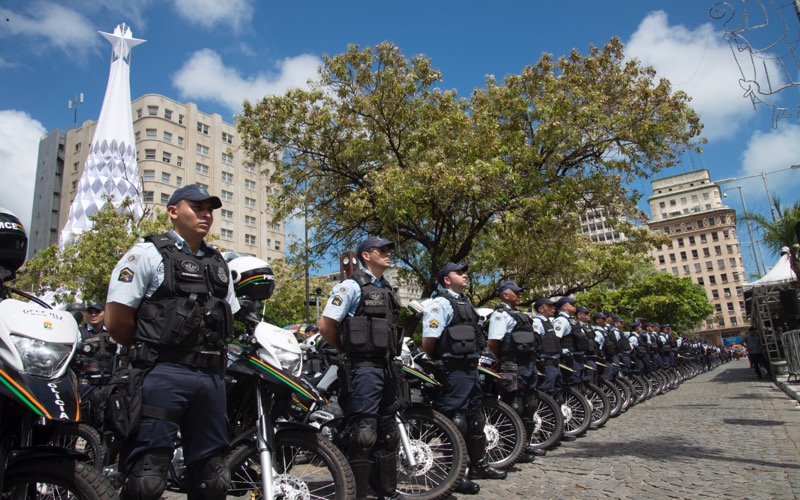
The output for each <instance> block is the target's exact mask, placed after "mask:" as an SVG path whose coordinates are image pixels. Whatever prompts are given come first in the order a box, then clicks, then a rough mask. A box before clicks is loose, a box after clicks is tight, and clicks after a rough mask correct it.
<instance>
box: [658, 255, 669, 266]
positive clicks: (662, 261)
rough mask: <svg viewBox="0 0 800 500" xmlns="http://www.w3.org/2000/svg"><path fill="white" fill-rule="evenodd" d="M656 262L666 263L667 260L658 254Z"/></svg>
mask: <svg viewBox="0 0 800 500" xmlns="http://www.w3.org/2000/svg"><path fill="white" fill-rule="evenodd" d="M658 263H659V264H666V263H667V261H666V259H665V258H664V256H663V255H659V256H658Z"/></svg>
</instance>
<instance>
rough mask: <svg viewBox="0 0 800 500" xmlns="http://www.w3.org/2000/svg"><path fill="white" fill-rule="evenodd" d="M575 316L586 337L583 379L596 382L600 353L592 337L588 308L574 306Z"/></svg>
mask: <svg viewBox="0 0 800 500" xmlns="http://www.w3.org/2000/svg"><path fill="white" fill-rule="evenodd" d="M575 316H576V318H577V319H578V325H579V326H580V327H581V330H583V335H584V337H585V338H586V351H585V353H584V368H585V369H584V373H583V380H584V381H585V382H591V383H593V384H596V383H597V359H598V356H599V354H600V349H599V347H598V345H597V342H596V341H595V338H594V335H595V334H594V331H593V330H592V327H591V325H589V322H590V321H591V315H590V314H589V309H587V308H586V307H584V306H578V307H577V308H575Z"/></svg>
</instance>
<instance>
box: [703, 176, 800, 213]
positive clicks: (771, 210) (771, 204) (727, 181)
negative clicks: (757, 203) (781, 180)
mask: <svg viewBox="0 0 800 500" xmlns="http://www.w3.org/2000/svg"><path fill="white" fill-rule="evenodd" d="M796 168H800V163H795V164H794V165H790V166H788V167H786V168H780V169H778V170H771V171H769V172H761V173H759V174H755V175H745V176H744V177H729V178H727V179H721V180H718V181H714V182H715V183H717V184H727V183H729V182H733V181H741V180H744V179H753V178H756V177H761V180H763V181H764V190H765V191H766V192H767V202H768V203H769V210H770V215H772V222H775V220H776V219H775V204H774V203H773V200H772V195H771V194H770V193H769V185H768V184H767V176H768V175H769V174H777V173H778V172H785V171H787V170H793V169H796Z"/></svg>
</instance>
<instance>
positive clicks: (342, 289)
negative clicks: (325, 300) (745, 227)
mask: <svg viewBox="0 0 800 500" xmlns="http://www.w3.org/2000/svg"><path fill="white" fill-rule="evenodd" d="M339 291H340V292H342V293H344V292H347V287H344V286H342V287H339Z"/></svg>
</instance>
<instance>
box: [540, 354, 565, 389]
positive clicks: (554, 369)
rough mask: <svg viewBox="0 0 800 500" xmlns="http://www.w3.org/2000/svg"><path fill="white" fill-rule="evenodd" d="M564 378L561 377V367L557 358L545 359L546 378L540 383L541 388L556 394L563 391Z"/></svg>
mask: <svg viewBox="0 0 800 500" xmlns="http://www.w3.org/2000/svg"><path fill="white" fill-rule="evenodd" d="M562 386H563V380H562V379H561V368H559V367H558V360H557V359H545V360H544V378H543V379H542V381H541V383H540V384H539V390H540V391H543V392H546V393H548V394H551V395H552V394H555V393H556V392H559V391H561V389H562Z"/></svg>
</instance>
